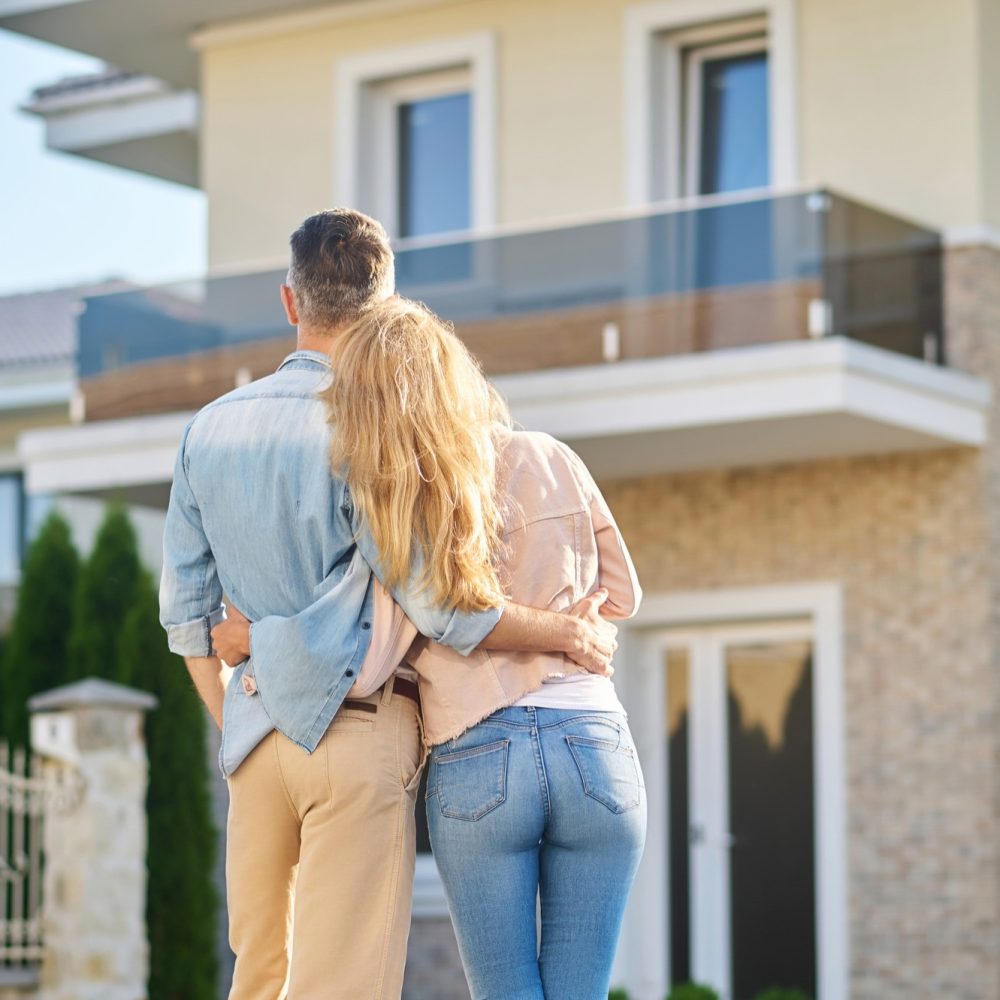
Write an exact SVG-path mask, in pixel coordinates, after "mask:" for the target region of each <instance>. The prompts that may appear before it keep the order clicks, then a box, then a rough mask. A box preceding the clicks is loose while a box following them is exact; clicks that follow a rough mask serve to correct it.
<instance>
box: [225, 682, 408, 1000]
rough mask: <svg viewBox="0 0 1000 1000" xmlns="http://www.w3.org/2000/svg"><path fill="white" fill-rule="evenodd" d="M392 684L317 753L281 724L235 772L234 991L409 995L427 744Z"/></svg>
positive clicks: (341, 717) (375, 997)
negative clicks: (417, 806)
mask: <svg viewBox="0 0 1000 1000" xmlns="http://www.w3.org/2000/svg"><path fill="white" fill-rule="evenodd" d="M392 686H393V682H392V681H391V680H390V681H389V682H388V683H387V684H386V686H385V688H384V689H382V690H379V691H377V692H376V693H375V694H373V695H370V696H368V697H367V698H362V699H358V701H362V702H365V703H366V704H367V705H370V706H372V707H374V708H375V711H370V710H369V711H363V710H360V709H352V708H349V707H344V708H341V710H340V711H339V712H338V713H337V715H336V717H335V718H334V720H333V722H332V723H331V724H330V728H329V730H327V733H326V735H325V736H324V737H323V740H322V741H321V742H320V744H319V746H318V747H317V748H316V750H315V752H314V753H312V754H307V753H306V752H305V750H303V749H302V748H301V747H299V746H297V745H296V744H295V743H293V742H292V741H291V740H288V739H287V738H285V737H284V736H282V735H280V734H279V733H276V732H275V733H271V735H270V736H268V737H267V738H266V739H265V740H264V741H263V742H262V743H261V744H260V745H259V746H258V747H257V748H256V749H255V750H254V751H253V753H252V754H250V756H249V757H248V758H247V759H246V760H245V761H244V762H243V764H241V765H240V767H238V768H237V769H236V772H235V773H234V774H233V775H232V776H231V777H230V779H229V793H230V802H229V824H228V846H227V852H226V880H227V883H228V902H229V927H230V931H229V940H230V944H231V945H232V948H233V951H234V952H235V953H236V971H235V973H234V976H233V988H232V991H231V992H230V994H229V997H230V1000H285V998H286V997H288V998H290V1000H383V998H385V1000H398V998H399V996H400V994H401V992H402V984H403V966H404V964H405V960H406V939H407V936H408V934H409V929H410V900H411V894H412V889H413V868H414V863H415V852H416V841H415V830H414V802H415V799H416V791H417V785H418V783H419V772H420V768H421V764H422V760H423V753H422V749H421V738H420V720H419V710H418V708H417V706H416V704H415V703H414V702H413V701H412V700H411V699H409V698H405V697H403V696H401V695H393V694H392V693H391V692H392Z"/></svg>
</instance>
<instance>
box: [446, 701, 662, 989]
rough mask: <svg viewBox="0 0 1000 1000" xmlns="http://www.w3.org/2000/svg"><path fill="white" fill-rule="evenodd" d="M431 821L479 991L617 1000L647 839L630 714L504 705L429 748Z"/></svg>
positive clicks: (468, 968)
mask: <svg viewBox="0 0 1000 1000" xmlns="http://www.w3.org/2000/svg"><path fill="white" fill-rule="evenodd" d="M427 819H428V824H429V826H430V835H431V846H432V848H433V850H434V856H435V858H436V859H437V864H438V868H439V869H440V872H441V878H442V880H443V882H444V888H445V893H446V895H447V897H448V906H449V909H450V910H451V916H452V920H453V921H454V924H455V931H456V934H457V936H458V946H459V950H460V951H461V954H462V964H463V965H464V966H465V974H466V977H467V978H468V980H469V987H470V989H471V990H472V997H473V1000H607V995H608V984H609V980H610V978H611V964H612V961H613V960H614V955H615V948H616V947H617V944H618V935H619V933H620V931H621V924H622V917H623V915H624V912H625V903H626V900H627V899H628V894H629V890H630V888H631V886H632V880H633V878H634V877H635V871H636V868H637V867H638V864H639V858H640V856H641V855H642V846H643V842H644V840H645V835H646V792H645V788H644V786H643V782H642V771H641V770H640V768H639V760H638V758H637V756H636V752H635V745H634V743H633V742H632V735H631V733H630V732H629V728H628V723H627V722H626V720H625V716H624V715H621V714H619V713H616V712H591V713H586V712H582V711H579V710H575V709H574V710H563V709H552V708H505V709H501V710H500V711H499V712H496V713H494V714H493V715H491V716H490V717H489V718H488V719H486V720H485V721H484V722H481V723H479V725H477V726H474V727H473V728H472V729H470V730H468V731H467V732H465V733H463V734H462V735H461V736H459V737H458V738H457V739H455V740H452V741H451V742H449V743H443V744H441V745H440V746H437V747H435V748H434V749H433V751H432V753H431V758H430V773H429V775H428V780H427ZM536 895H538V896H539V897H540V902H541V940H540V943H539V941H538V937H537V934H536V923H535V898H536Z"/></svg>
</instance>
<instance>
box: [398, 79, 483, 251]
mask: <svg viewBox="0 0 1000 1000" xmlns="http://www.w3.org/2000/svg"><path fill="white" fill-rule="evenodd" d="M469 105H470V97H469V93H468V92H467V91H466V92H459V93H456V94H445V95H443V96H441V97H429V98H425V99H424V100H421V101H409V102H406V103H404V104H400V105H399V107H398V109H397V114H398V118H399V131H398V134H399V156H398V163H397V170H398V171H399V176H398V184H397V188H398V191H399V196H398V205H399V218H398V220H397V224H398V229H399V235H400V236H426V235H428V234H429V233H443V232H450V231H454V230H459V229H468V228H469V222H470V221H471V215H472V213H471V206H470V203H469V167H470V163H469Z"/></svg>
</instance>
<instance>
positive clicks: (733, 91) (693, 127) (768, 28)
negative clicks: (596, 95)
mask: <svg viewBox="0 0 1000 1000" xmlns="http://www.w3.org/2000/svg"><path fill="white" fill-rule="evenodd" d="M625 46H626V50H625V67H626V77H625V90H626V104H625V106H626V118H625V134H626V144H625V156H626V163H625V177H626V183H627V197H628V200H629V202H630V204H632V205H636V206H641V205H645V204H648V203H649V202H650V201H661V200H664V199H666V200H672V199H677V198H683V197H691V196H702V195H718V194H725V193H729V192H737V191H746V190H752V189H755V188H762V187H772V186H773V187H777V188H789V187H791V186H793V185H795V184H796V183H797V182H798V167H797V137H796V118H797V115H796V73H795V52H796V42H795V3H794V0H686V2H684V3H677V2H675V0H654V2H651V3H645V4H637V5H636V6H634V7H631V8H629V9H628V10H627V11H626V14H625Z"/></svg>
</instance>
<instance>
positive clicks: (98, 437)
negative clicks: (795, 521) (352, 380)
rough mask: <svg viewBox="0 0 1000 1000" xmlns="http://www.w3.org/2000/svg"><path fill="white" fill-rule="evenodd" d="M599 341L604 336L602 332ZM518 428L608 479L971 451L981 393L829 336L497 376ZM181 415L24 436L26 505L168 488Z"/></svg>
mask: <svg viewBox="0 0 1000 1000" xmlns="http://www.w3.org/2000/svg"><path fill="white" fill-rule="evenodd" d="M598 333H600V331H598ZM496 383H497V388H498V389H499V390H500V391H501V393H503V394H504V395H505V396H506V397H507V399H508V401H509V402H510V404H511V407H512V410H513V412H514V416H515V418H516V419H517V420H518V421H519V422H520V423H521V424H523V425H524V426H525V427H528V428H530V429H532V430H542V431H548V432H549V433H550V434H554V435H555V436H556V437H559V438H562V439H564V440H566V441H568V442H569V443H570V444H572V445H573V447H574V448H576V449H577V450H578V451H579V452H580V454H581V456H582V457H583V458H584V460H585V461H586V462H587V464H588V466H590V468H591V469H592V470H593V471H594V473H595V475H597V476H600V477H602V478H607V479H613V478H616V477H619V478H620V477H625V476H650V475H658V474H662V473H671V472H684V471H690V470H694V469H711V468H739V467H746V466H762V465H772V464H775V463H779V462H811V461H818V460H821V459H824V458H833V457H845V456H851V455H877V454H890V453H895V452H904V451H921V450H932V449H936V448H954V447H967V448H981V447H983V446H984V445H985V443H986V441H987V439H988V421H989V413H990V407H991V400H992V394H991V390H990V387H989V385H988V384H987V383H985V382H983V381H981V380H979V379H976V378H973V377H972V376H970V375H966V374H965V373H963V372H957V371H953V370H951V369H947V368H941V367H939V366H937V365H932V364H928V363H927V362H923V361H917V360H914V359H912V358H905V357H902V356H899V355H895V354H891V353H890V352H888V351H882V350H879V349H877V348H874V347H867V346H865V345H863V344H857V343H854V342H853V341H849V340H845V339H842V338H838V337H831V338H824V339H822V340H816V341H800V342H794V343H781V344H764V345H760V346H758V347H750V348H743V349H739V350H727V351H712V352H709V353H706V354H700V355H685V356H678V357H668V358H650V359H648V360H643V361H623V362H616V363H613V364H604V365H594V366H588V367H580V368H562V369H552V370H547V371H539V372H532V373H528V374H523V375H506V376H503V377H501V378H498V379H497V380H496ZM190 416H191V415H190V414H187V413H173V414H164V415H157V416H145V417H132V418H128V419H124V420H109V421H96V422H94V423H89V424H80V425H77V426H68V427H61V428H52V429H45V430H37V431H29V432H28V433H26V434H24V435H22V437H21V439H20V442H19V446H18V447H19V452H20V454H21V458H22V460H23V463H24V467H25V472H26V475H27V484H28V489H29V491H30V492H33V493H38V492H59V491H63V492H65V491H73V490H99V489H107V488H109V487H114V486H125V485H140V484H148V483H167V482H169V481H170V478H171V475H172V473H173V462H174V455H175V452H176V449H177V444H178V442H179V441H180V438H181V433H182V431H183V429H184V426H185V424H186V423H187V421H188V420H189V419H190Z"/></svg>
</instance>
